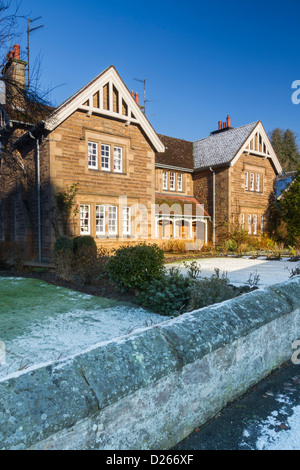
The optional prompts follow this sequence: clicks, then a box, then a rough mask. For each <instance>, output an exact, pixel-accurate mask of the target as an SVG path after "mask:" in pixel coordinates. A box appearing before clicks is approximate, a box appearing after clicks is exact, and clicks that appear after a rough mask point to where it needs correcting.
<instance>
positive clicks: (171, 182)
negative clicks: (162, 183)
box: [170, 172, 175, 191]
mask: <svg viewBox="0 0 300 470" xmlns="http://www.w3.org/2000/svg"><path fill="white" fill-rule="evenodd" d="M170 189H171V190H172V191H174V190H175V173H172V172H171V173H170Z"/></svg>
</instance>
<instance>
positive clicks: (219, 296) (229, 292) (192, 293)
mask: <svg viewBox="0 0 300 470" xmlns="http://www.w3.org/2000/svg"><path fill="white" fill-rule="evenodd" d="M239 294H240V292H239V290H238V289H235V288H234V286H231V285H230V284H229V279H228V277H227V275H226V274H225V273H223V274H222V276H220V270H219V269H215V274H213V275H212V276H211V277H210V278H207V277H204V278H202V279H199V280H194V281H191V283H190V289H189V303H188V310H189V311H191V310H197V309H199V308H203V307H206V306H208V305H212V304H216V303H219V302H223V301H224V300H229V299H232V298H233V297H237V296H238V295H239Z"/></svg>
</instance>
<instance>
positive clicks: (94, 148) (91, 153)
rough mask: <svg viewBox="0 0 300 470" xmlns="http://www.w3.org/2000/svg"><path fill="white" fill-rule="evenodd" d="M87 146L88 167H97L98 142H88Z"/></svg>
mask: <svg viewBox="0 0 300 470" xmlns="http://www.w3.org/2000/svg"><path fill="white" fill-rule="evenodd" d="M88 148H89V150H88V157H89V168H98V144H96V142H89V145H88Z"/></svg>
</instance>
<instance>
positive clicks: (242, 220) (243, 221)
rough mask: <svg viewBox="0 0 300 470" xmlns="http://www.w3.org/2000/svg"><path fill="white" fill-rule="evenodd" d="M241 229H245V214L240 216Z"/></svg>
mask: <svg viewBox="0 0 300 470" xmlns="http://www.w3.org/2000/svg"><path fill="white" fill-rule="evenodd" d="M241 227H242V229H245V214H241Z"/></svg>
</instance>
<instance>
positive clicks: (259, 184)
mask: <svg viewBox="0 0 300 470" xmlns="http://www.w3.org/2000/svg"><path fill="white" fill-rule="evenodd" d="M256 191H257V192H258V193H260V191H261V177H260V174H259V173H257V174H256Z"/></svg>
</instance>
